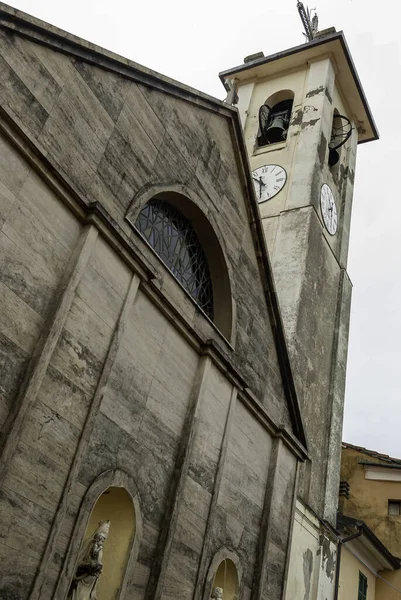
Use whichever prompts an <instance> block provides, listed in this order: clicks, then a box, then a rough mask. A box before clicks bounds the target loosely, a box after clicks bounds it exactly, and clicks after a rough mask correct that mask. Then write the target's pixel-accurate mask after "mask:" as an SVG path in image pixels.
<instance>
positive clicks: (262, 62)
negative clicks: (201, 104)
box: [219, 31, 379, 144]
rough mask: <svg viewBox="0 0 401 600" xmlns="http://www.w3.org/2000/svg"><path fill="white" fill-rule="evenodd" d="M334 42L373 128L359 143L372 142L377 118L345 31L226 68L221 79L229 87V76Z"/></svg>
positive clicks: (375, 132) (220, 75) (376, 131)
mask: <svg viewBox="0 0 401 600" xmlns="http://www.w3.org/2000/svg"><path fill="white" fill-rule="evenodd" d="M332 42H339V43H340V44H341V47H342V50H343V53H344V56H345V58H346V61H347V64H348V67H349V70H350V73H351V75H352V79H353V82H354V84H355V87H356V89H357V91H358V94H359V97H360V100H361V103H362V105H363V109H364V111H365V114H366V118H367V121H368V122H369V125H370V128H371V135H369V136H367V137H365V138H362V139H360V140H359V142H358V143H360V144H363V143H365V142H370V141H374V140H377V139H379V132H378V129H377V126H376V123H375V120H374V118H373V115H372V111H371V109H370V107H369V104H368V101H367V98H366V95H365V92H364V90H363V87H362V83H361V81H360V79H359V76H358V73H357V70H356V67H355V64H354V61H353V59H352V56H351V53H350V50H349V48H348V44H347V42H346V39H345V36H344V33H343V32H342V31H337V32H334V33H328V34H326V35H322V36H320V37H317V38H315V39H314V40H312V41H311V42H308V43H306V44H301V45H299V46H294V47H293V48H288V49H287V50H283V51H281V52H277V53H275V54H271V55H269V56H265V57H262V58H257V59H255V60H253V61H250V62H247V63H245V64H242V65H238V66H236V67H233V68H231V69H226V70H225V71H221V72H220V73H219V77H220V80H221V82H222V84H223V85H224V87H225V89H227V84H226V80H227V79H228V78H232V77H233V76H234V75H236V74H238V73H241V72H244V71H248V70H250V69H253V68H255V67H260V66H263V65H267V64H269V63H272V62H275V61H278V60H282V59H284V58H288V57H289V56H292V55H295V54H302V53H305V52H309V51H310V50H311V49H314V48H317V47H319V46H322V45H325V44H330V43H332Z"/></svg>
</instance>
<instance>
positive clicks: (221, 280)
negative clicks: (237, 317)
mask: <svg viewBox="0 0 401 600" xmlns="http://www.w3.org/2000/svg"><path fill="white" fill-rule="evenodd" d="M153 199H161V200H164V201H165V202H168V203H169V204H171V205H172V206H174V207H175V208H176V209H177V210H178V211H180V212H181V213H182V214H183V215H184V217H186V219H188V220H189V221H190V222H191V225H192V227H193V229H194V231H195V233H196V235H197V237H198V239H199V242H200V244H201V246H202V248H203V251H204V253H205V255H206V259H207V263H208V267H209V271H210V277H211V281H212V287H213V299H214V311H213V312H214V316H213V323H214V324H215V326H216V327H217V329H218V330H219V331H220V332H221V333H222V334H223V336H224V337H225V338H226V339H227V340H228V341H230V342H232V341H233V339H234V318H233V316H234V308H233V296H232V278H231V277H230V269H229V266H228V261H227V260H226V257H225V253H224V250H223V242H222V240H223V236H222V235H221V233H220V228H219V226H218V223H217V221H216V220H215V219H214V218H213V216H212V215H211V214H210V212H209V213H208V215H207V216H206V214H205V212H204V209H206V207H203V202H202V201H201V200H200V198H199V197H198V196H197V194H195V193H194V192H193V190H191V189H189V188H188V187H187V186H184V185H181V184H177V185H169V186H152V187H146V188H145V189H143V190H140V191H139V192H138V193H137V194H136V196H135V198H134V199H133V201H132V203H131V206H130V207H129V209H128V211H127V214H126V219H127V221H129V223H130V224H131V226H132V227H134V228H135V222H136V219H137V217H138V215H139V213H140V211H141V210H142V208H143V206H144V205H145V204H146V203H147V202H148V201H149V200H153Z"/></svg>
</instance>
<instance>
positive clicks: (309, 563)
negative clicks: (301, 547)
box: [303, 548, 313, 600]
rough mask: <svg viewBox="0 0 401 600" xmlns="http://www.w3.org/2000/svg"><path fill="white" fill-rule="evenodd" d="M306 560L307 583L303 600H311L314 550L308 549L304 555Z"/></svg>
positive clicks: (305, 581) (305, 577) (305, 573)
mask: <svg viewBox="0 0 401 600" xmlns="http://www.w3.org/2000/svg"><path fill="white" fill-rule="evenodd" d="M303 559H304V583H305V594H304V597H303V600H309V597H310V588H311V576H312V571H313V554H312V550H311V549H310V548H308V549H307V550H306V552H304V554H303Z"/></svg>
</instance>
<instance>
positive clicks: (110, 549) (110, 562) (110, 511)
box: [84, 486, 135, 600]
mask: <svg viewBox="0 0 401 600" xmlns="http://www.w3.org/2000/svg"><path fill="white" fill-rule="evenodd" d="M107 520H109V521H110V532H109V535H108V538H107V540H106V542H105V544H104V550H103V560H102V562H103V570H102V573H101V576H100V578H99V583H98V584H97V587H96V592H97V600H117V599H118V598H119V592H120V590H121V588H122V583H123V578H124V573H125V569H126V567H127V562H128V558H129V552H130V548H131V544H132V540H133V538H134V535H135V508H134V504H133V502H132V498H131V496H130V495H129V494H128V492H127V490H126V489H125V488H123V487H116V486H110V487H108V488H107V490H105V491H104V492H103V493H102V494H101V495H100V496H99V498H98V499H97V501H96V504H95V506H94V507H93V510H92V513H91V516H90V518H89V522H88V525H87V527H86V531H85V534H84V540H86V539H88V538H89V537H91V536H92V535H93V533H94V531H96V529H97V527H98V524H99V523H100V522H101V521H107Z"/></svg>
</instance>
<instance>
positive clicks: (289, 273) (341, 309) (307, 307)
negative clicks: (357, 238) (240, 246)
mask: <svg viewBox="0 0 401 600" xmlns="http://www.w3.org/2000/svg"><path fill="white" fill-rule="evenodd" d="M280 90H290V91H291V92H292V93H293V94H294V105H293V110H292V120H291V124H290V127H289V130H288V136H287V139H286V141H285V142H282V143H280V144H275V145H271V146H265V147H261V148H257V147H256V138H257V135H258V126H259V124H258V111H259V108H260V106H261V105H262V104H263V103H264V102H265V101H266V99H267V98H269V97H271V96H272V95H273V94H277V93H278V92H279V91H280ZM239 96H240V110H242V112H243V120H244V135H245V139H246V143H247V149H248V153H249V156H250V162H251V167H252V169H255V168H259V167H261V166H262V165H265V164H278V165H280V166H282V167H284V168H285V169H286V170H287V177H288V180H287V182H286V184H285V186H284V187H283V189H282V190H281V191H280V192H279V193H277V194H276V195H275V196H274V197H273V198H271V199H270V200H269V201H268V202H263V203H262V204H260V211H261V216H262V219H263V225H264V231H265V235H266V242H267V246H268V249H269V252H270V254H271V257H272V267H273V274H274V277H275V281H276V285H277V292H278V297H279V302H280V307H281V310H282V315H283V322H284V326H285V329H286V334H287V340H288V345H289V349H290V353H291V361H292V366H293V370H294V375H295V380H296V385H297V390H298V393H299V398H300V403H301V406H302V414H303V418H304V422H305V430H306V435H307V439H308V448H309V451H310V457H311V461H310V463H308V464H305V466H304V468H302V473H301V477H300V496H301V497H302V499H303V501H304V502H306V503H307V504H308V505H309V506H310V507H311V508H312V509H313V511H315V512H316V513H317V514H318V515H319V516H320V517H322V518H324V519H325V520H328V521H329V522H330V523H331V525H332V526H335V521H336V510H337V497H338V484H339V465H340V448H341V433H342V420H343V405H344V392H345V372H346V362H347V349H348V329H349V312H350V302H351V287H352V286H351V282H350V280H349V277H348V274H347V272H346V265H347V254H348V242H349V230H350V220H351V208H352V193H353V184H354V171H355V158H356V144H357V138H358V134H357V131H356V127H354V133H353V134H352V136H351V138H350V140H349V141H348V142H347V144H346V146H344V147H343V149H342V150H341V158H340V161H339V163H338V165H336V167H335V168H333V169H331V168H330V167H329V166H328V141H329V139H330V135H331V128H332V120H333V111H334V109H336V110H337V111H338V112H339V113H340V114H344V115H347V114H349V115H350V116H352V115H351V113H350V112H349V110H348V108H347V104H346V98H347V94H346V93H345V91H344V90H342V89H341V88H340V87H339V83H338V79H336V75H335V70H334V66H333V62H332V60H331V59H330V58H328V56H327V55H324V54H323V50H322V57H321V58H320V59H319V60H315V61H313V62H312V63H308V64H307V63H305V65H301V66H299V65H298V67H297V69H294V70H288V71H286V72H284V73H283V74H281V73H277V74H274V75H272V76H271V77H270V78H265V79H263V78H262V77H261V78H260V79H258V80H255V82H252V80H251V79H249V81H248V82H245V84H244V86H241V87H240V88H239ZM243 97H244V99H245V100H246V101H247V102H248V105H247V113H245V112H244V107H245V104H244V100H243V99H242V98H243ZM323 183H326V184H328V185H330V187H331V189H332V191H333V194H334V197H335V202H336V206H337V213H338V231H337V232H336V234H335V235H330V234H329V233H328V232H327V230H326V228H325V226H324V223H323V221H322V215H321V208H320V190H321V186H322V184H323Z"/></svg>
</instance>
